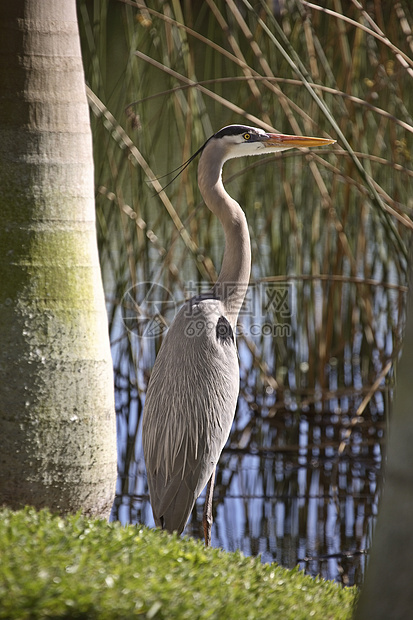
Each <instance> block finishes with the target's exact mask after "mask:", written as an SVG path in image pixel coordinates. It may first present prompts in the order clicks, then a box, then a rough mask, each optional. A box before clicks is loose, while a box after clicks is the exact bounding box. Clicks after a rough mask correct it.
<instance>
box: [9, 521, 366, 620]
mask: <svg viewBox="0 0 413 620" xmlns="http://www.w3.org/2000/svg"><path fill="white" fill-rule="evenodd" d="M0 555H1V559H2V561H1V567H0V601H1V603H0V618H5V619H6V618H7V620H13V619H19V620H25V619H30V620H35V619H36V618H39V619H40V618H42V619H44V618H71V619H81V618H84V619H86V618H87V619H88V620H92V619H102V620H103V619H108V620H109V619H110V620H117V619H121V618H122V619H125V620H126V619H128V620H129V619H130V618H135V617H136V618H137V617H140V618H168V619H171V618H179V619H180V620H181V619H183V618H228V619H229V618H239V617H240V615H241V616H242V617H243V618H251V619H252V618H274V617H278V614H280V615H281V616H282V617H283V618H285V619H288V618H291V619H294V620H299V619H300V618H301V619H303V620H304V619H305V620H308V618H319V619H320V620H321V619H323V620H324V619H326V618H334V619H337V620H338V619H340V618H343V619H344V618H350V615H351V609H352V605H353V602H354V599H355V594H356V593H355V591H354V590H348V589H342V588H340V587H339V586H337V585H335V584H333V583H331V582H330V583H329V582H324V581H323V580H321V579H315V580H314V579H311V578H310V577H306V576H304V574H303V573H301V572H298V571H297V570H292V571H289V570H286V569H283V568H280V567H278V566H276V565H262V564H261V563H260V561H259V559H256V558H255V559H251V558H245V557H244V556H243V555H242V554H241V553H225V552H222V551H218V550H216V549H205V548H204V547H203V546H202V544H201V543H199V542H195V541H193V540H190V539H183V540H181V539H179V538H177V537H176V536H169V535H167V534H165V533H161V532H159V531H153V530H148V529H147V528H145V527H142V526H140V527H134V526H127V527H122V526H121V525H120V523H111V524H107V523H106V522H105V521H101V520H100V521H99V520H91V519H86V518H84V517H81V516H79V515H76V516H73V517H68V518H66V519H62V518H61V517H55V516H52V515H51V514H50V513H48V512H47V511H41V512H36V511H34V510H33V509H26V510H24V511H20V512H15V513H13V512H11V511H3V512H2V513H0Z"/></svg>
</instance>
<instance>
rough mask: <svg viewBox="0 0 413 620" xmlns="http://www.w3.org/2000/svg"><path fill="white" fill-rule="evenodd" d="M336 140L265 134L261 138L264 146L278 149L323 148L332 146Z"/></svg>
mask: <svg viewBox="0 0 413 620" xmlns="http://www.w3.org/2000/svg"><path fill="white" fill-rule="evenodd" d="M335 142H336V140H330V138H311V137H307V136H286V135H283V134H278V133H267V134H266V135H264V136H263V145H264V146H278V147H279V148H280V149H291V148H297V147H299V148H308V147H311V146H325V145H326V144H334V143H335Z"/></svg>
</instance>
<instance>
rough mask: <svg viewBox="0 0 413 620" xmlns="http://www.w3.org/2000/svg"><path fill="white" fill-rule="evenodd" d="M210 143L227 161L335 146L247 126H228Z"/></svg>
mask: <svg viewBox="0 0 413 620" xmlns="http://www.w3.org/2000/svg"><path fill="white" fill-rule="evenodd" d="M208 142H210V143H214V144H216V145H219V146H221V148H222V149H223V151H224V152H225V160H227V159H233V158H235V157H243V156H244V155H265V154H266V153H277V152H279V151H285V150H287V149H292V148H297V147H299V148H308V147H314V146H324V145H326V144H333V143H334V142H335V140H331V139H330V138H312V137H307V136H288V135H284V134H278V133H268V132H266V131H264V130H263V129H259V128H258V127H248V126H247V125H228V126H227V127H223V128H222V129H220V130H219V131H218V132H217V133H215V134H214V135H213V136H212V137H211V138H210V139H209V141H208Z"/></svg>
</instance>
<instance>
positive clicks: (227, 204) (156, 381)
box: [142, 125, 335, 545]
mask: <svg viewBox="0 0 413 620" xmlns="http://www.w3.org/2000/svg"><path fill="white" fill-rule="evenodd" d="M333 142H335V141H334V140H329V139H324V138H309V137H302V136H286V135H279V134H272V133H266V132H265V131H263V130H262V129H257V128H254V127H246V126H244V125H230V126H228V127H224V128H223V129H221V130H220V131H218V132H217V133H216V134H214V135H213V136H211V138H209V140H207V141H206V142H205V144H204V145H203V146H202V147H201V148H200V149H199V150H198V151H197V152H196V153H195V155H193V156H192V157H191V159H190V160H189V161H192V160H193V158H194V157H195V156H196V155H198V154H199V153H201V157H200V160H199V165H198V184H199V189H200V191H201V194H202V197H203V199H204V201H205V204H206V205H207V207H208V208H209V209H210V210H211V211H212V212H213V213H214V214H215V215H216V216H217V217H218V218H219V220H220V222H221V224H222V227H223V229H224V233H225V250H224V257H223V260H222V266H221V272H220V274H219V277H218V280H217V281H216V283H215V284H214V286H213V287H212V288H211V290H210V291H209V292H208V293H206V294H201V295H199V296H197V297H193V298H192V299H190V300H189V301H187V302H186V303H185V304H184V305H183V307H182V308H181V309H180V311H179V312H178V314H177V315H176V317H175V319H174V321H173V322H172V324H171V326H170V328H169V331H168V332H167V335H166V337H165V339H164V341H163V343H162V346H161V348H160V351H159V353H158V356H157V358H156V361H155V365H154V367H153V371H152V375H151V378H150V381H149V386H148V391H147V394H146V401H145V406H144V415H143V427H142V439H143V450H144V456H145V462H146V469H147V474H148V485H149V493H150V499H151V504H152V511H153V515H154V519H155V523H156V525H157V526H159V527H162V528H164V529H166V530H168V531H169V532H173V531H176V532H178V533H181V532H182V530H183V529H184V527H185V524H186V522H187V520H188V518H189V515H190V513H191V511H192V508H193V506H194V503H195V501H196V499H197V498H198V496H199V495H200V493H201V492H202V490H203V488H204V487H205V485H206V484H207V483H208V488H207V497H206V500H205V509H204V519H203V526H204V535H205V544H206V545H208V544H209V543H210V536H211V525H212V494H213V488H214V476H215V468H216V465H217V462H218V459H219V457H220V454H221V451H222V449H223V447H224V445H225V443H226V441H227V439H228V435H229V432H230V429H231V425H232V422H233V419H234V415H235V407H236V403H237V398H238V392H239V367H238V355H237V348H236V343H235V336H234V332H235V325H236V321H237V317H238V313H239V311H240V308H241V305H242V303H243V300H244V297H245V294H246V291H247V287H248V282H249V277H250V268H251V247H250V236H249V232H248V225H247V220H246V218H245V214H244V212H243V210H242V209H241V207H240V206H239V204H238V203H237V202H236V201H235V200H233V199H232V198H231V197H230V196H229V194H227V192H226V191H225V188H224V186H223V184H222V167H223V164H224V163H225V162H226V161H227V160H228V159H232V158H234V157H242V156H244V155H266V154H267V153H272V152H277V151H283V150H285V149H290V148H293V147H313V146H320V145H325V144H332V143H333ZM187 163H189V162H187Z"/></svg>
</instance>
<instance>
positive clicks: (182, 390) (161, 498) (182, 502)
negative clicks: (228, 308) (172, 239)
mask: <svg viewBox="0 0 413 620" xmlns="http://www.w3.org/2000/svg"><path fill="white" fill-rule="evenodd" d="M238 391H239V369H238V358H237V352H236V346H235V341H234V337H233V334H232V329H231V326H230V325H229V323H228V321H227V320H226V319H225V317H224V316H223V313H222V307H221V304H220V302H218V301H217V300H202V301H201V302H199V303H195V304H194V303H192V304H191V303H190V302H189V303H188V304H186V305H185V306H184V307H183V308H181V310H180V312H179V313H178V315H177V316H176V318H175V320H174V322H173V324H172V326H171V327H170V329H169V332H168V334H167V336H166V338H165V340H164V342H163V344H162V346H161V349H160V351H159V354H158V356H157V359H156V362H155V366H154V368H153V371H152V376H151V380H150V383H149V387H148V392H147V396H146V401H145V408H144V419H143V429H142V438H143V448H144V455H145V462H146V468H147V474H148V485H149V492H150V496H151V504H152V510H153V513H154V518H155V522H156V523H157V525H160V526H162V527H165V528H166V529H168V530H169V531H174V530H176V531H178V532H181V531H182V530H183V528H184V527H185V524H186V521H187V520H188V518H189V515H190V513H191V510H192V508H193V505H194V503H195V501H196V499H197V497H198V496H199V494H200V493H201V491H202V489H203V488H204V487H205V485H206V484H207V482H208V480H209V478H210V476H211V474H212V472H213V470H214V468H215V466H216V464H217V462H218V459H219V456H220V454H221V451H222V449H223V447H224V445H225V443H226V441H227V439H228V435H229V432H230V429H231V424H232V421H233V418H234V413H235V407H236V402H237V397H238Z"/></svg>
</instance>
